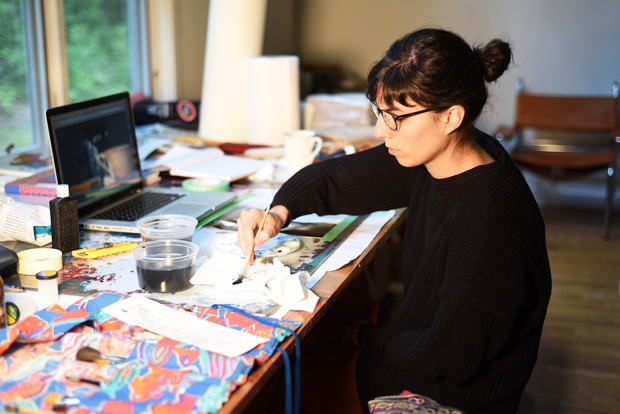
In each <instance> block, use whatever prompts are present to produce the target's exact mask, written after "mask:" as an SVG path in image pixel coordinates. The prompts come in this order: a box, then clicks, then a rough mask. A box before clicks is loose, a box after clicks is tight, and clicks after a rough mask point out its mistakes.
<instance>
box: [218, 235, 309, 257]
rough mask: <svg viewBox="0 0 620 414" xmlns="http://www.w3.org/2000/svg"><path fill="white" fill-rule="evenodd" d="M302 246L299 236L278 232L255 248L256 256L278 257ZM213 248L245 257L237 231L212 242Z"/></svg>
mask: <svg viewBox="0 0 620 414" xmlns="http://www.w3.org/2000/svg"><path fill="white" fill-rule="evenodd" d="M300 247H301V242H300V241H299V239H298V238H296V237H293V236H289V235H288V234H278V235H277V236H276V237H272V238H271V239H269V240H267V241H266V242H265V243H263V244H262V245H260V246H256V247H255V248H254V255H255V256H256V257H276V256H284V255H287V254H289V253H292V252H294V251H295V250H297V249H299V248H300ZM211 248H213V250H218V251H221V252H228V253H232V254H236V255H237V256H241V257H243V256H244V255H243V252H242V251H241V246H239V242H238V241H237V233H231V234H226V235H223V236H221V237H218V238H217V239H215V240H213V242H212V243H211Z"/></svg>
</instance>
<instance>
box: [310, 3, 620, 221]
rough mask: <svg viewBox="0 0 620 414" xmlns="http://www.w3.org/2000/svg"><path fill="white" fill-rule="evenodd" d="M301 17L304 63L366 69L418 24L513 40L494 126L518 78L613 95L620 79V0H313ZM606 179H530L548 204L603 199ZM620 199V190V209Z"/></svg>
mask: <svg viewBox="0 0 620 414" xmlns="http://www.w3.org/2000/svg"><path fill="white" fill-rule="evenodd" d="M300 16H301V19H300V22H301V23H300V30H301V33H300V58H301V61H302V62H303V63H318V64H339V65H341V66H342V67H343V68H344V69H345V70H350V71H353V72H355V73H356V74H357V75H358V76H361V77H363V78H365V77H366V74H367V71H368V69H369V67H370V66H371V65H372V63H373V62H375V61H377V60H379V59H380V58H381V57H382V55H383V53H384V52H385V50H387V48H388V47H389V46H390V44H391V43H392V42H393V41H394V40H396V39H397V38H398V37H400V36H402V35H403V34H406V33H408V32H410V31H412V30H415V29H417V28H420V27H440V28H444V29H448V30H452V31H454V32H456V33H459V34H460V35H461V36H463V37H464V38H465V40H466V41H468V42H469V43H470V44H471V43H474V44H480V43H486V42H487V41H489V40H491V39H492V38H495V37H500V38H503V39H506V40H508V41H510V42H511V43H512V46H513V53H514V64H513V66H512V67H511V68H510V69H509V71H508V72H506V73H505V74H504V76H502V77H501V78H500V79H499V81H498V82H497V84H494V85H493V86H492V87H491V89H490V92H491V98H490V100H489V104H488V105H487V108H486V110H485V112H484V113H483V115H482V117H481V119H480V122H479V125H478V126H479V127H480V128H481V129H482V130H484V131H486V132H489V133H492V132H493V131H494V130H495V128H496V127H497V126H498V125H500V124H504V125H511V124H512V122H513V120H514V116H513V114H514V110H515V107H514V106H515V92H514V85H515V82H516V80H517V79H523V80H524V81H525V88H526V91H529V92H532V93H543V94H592V95H610V94H611V88H612V84H613V83H614V82H620V46H619V45H620V24H619V22H620V1H619V0H589V1H584V0H467V1H465V0H452V1H451V0H383V1H377V0H307V1H303V2H301V3H300ZM619 173H620V172H619ZM618 176H619V179H618V181H620V174H618ZM603 179H604V176H603V175H600V176H598V177H596V178H595V179H594V180H589V181H585V182H581V183H580V182H577V183H576V184H571V185H569V186H568V190H567V193H566V194H560V193H562V191H563V188H566V186H562V185H560V186H548V185H543V186H540V187H537V185H538V184H537V182H536V181H532V183H533V187H536V188H534V191H535V192H536V191H537V190H538V193H540V194H537V197H539V201H541V200H543V201H544V202H543V204H554V203H553V201H554V200H558V203H556V204H567V203H568V204H569V205H570V204H571V203H573V201H571V200H573V198H571V197H573V196H571V194H573V195H574V193H575V191H576V193H577V194H580V191H579V189H578V187H579V186H582V187H584V188H586V187H587V188H588V190H589V192H588V197H591V199H592V201H593V203H591V204H590V206H591V207H593V208H602V203H601V202H600V201H601V200H602V197H603V194H604V189H603V187H602V183H603ZM592 184H595V186H596V190H595V191H592ZM576 189H577V190H576ZM560 200H561V201H560ZM618 200H620V189H619V190H617V196H616V202H615V204H616V209H618V208H620V201H618ZM574 202H575V203H574V204H573V205H577V203H581V204H579V206H580V207H584V206H585V207H587V206H588V205H583V202H582V200H577V198H574ZM586 204H587V203H586Z"/></svg>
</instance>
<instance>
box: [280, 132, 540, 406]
mask: <svg viewBox="0 0 620 414" xmlns="http://www.w3.org/2000/svg"><path fill="white" fill-rule="evenodd" d="M477 141H478V143H479V144H480V146H482V148H484V149H485V151H487V153H489V154H490V155H491V156H492V157H493V158H494V159H495V162H493V163H491V164H488V165H483V166H479V167H476V168H473V169H471V170H469V171H466V172H464V173H462V174H459V175H457V176H454V177H449V178H445V179H434V178H433V177H432V176H431V175H430V174H429V173H428V171H427V170H426V168H425V167H424V166H419V167H414V168H405V167H402V166H401V165H400V164H398V162H397V161H396V159H395V158H394V157H393V156H391V155H390V154H389V153H388V152H387V149H386V148H385V146H384V145H381V146H379V147H376V148H373V149H370V150H366V151H363V152H361V153H357V154H354V155H350V156H346V157H342V158H339V159H333V160H329V161H323V162H321V163H319V164H314V165H311V166H309V167H306V168H305V169H303V170H301V171H300V172H299V173H297V174H296V175H295V176H293V177H292V178H291V179H290V180H289V181H288V182H287V183H286V184H285V185H284V186H283V187H282V189H281V190H280V191H279V192H278V194H277V195H276V196H275V198H274V200H273V203H272V205H284V206H286V207H287V208H288V210H289V211H290V213H291V218H295V217H298V216H301V215H304V214H308V213H317V214H319V215H324V214H341V213H346V214H366V213H370V212H372V211H379V210H388V209H393V208H398V207H408V208H409V209H408V216H407V229H406V233H405V240H404V247H403V267H402V268H403V279H404V291H405V296H404V300H403V303H402V305H401V307H400V308H399V310H398V312H397V314H396V317H395V320H394V322H393V323H392V324H391V325H390V326H387V327H377V326H374V325H371V324H368V323H366V324H364V325H362V327H361V328H360V332H359V334H358V341H359V343H360V346H361V348H362V353H361V354H360V357H359V358H358V362H357V371H356V381H357V389H358V394H359V397H360V400H361V403H362V407H364V408H365V409H367V402H368V401H369V400H370V399H372V398H375V397H378V396H383V395H394V394H399V393H400V392H402V391H403V390H408V391H411V392H413V393H417V394H422V395H425V396H427V397H431V398H433V399H435V400H436V401H437V402H439V403H441V404H444V405H449V406H453V407H456V408H459V409H461V410H463V411H466V412H468V413H494V414H496V413H501V414H503V413H514V412H515V411H516V409H517V406H518V404H519V399H520V396H521V393H522V392H523V389H524V387H525V384H526V383H527V381H528V379H529V378H530V375H531V373H532V369H533V368H534V364H535V362H536V357H537V353H538V345H539V342H540V336H541V331H542V326H543V321H544V318H545V314H546V311H547V304H548V302H549V297H550V294H551V273H550V270H549V261H548V258H547V250H546V245H545V229H544V223H543V220H542V217H541V214H540V211H539V209H538V206H537V204H536V201H535V200H534V197H533V196H532V193H531V191H530V189H529V187H528V185H527V183H526V182H525V180H524V178H523V176H522V174H521V173H520V171H519V170H518V169H517V167H516V166H515V164H514V163H513V161H512V159H511V158H510V156H509V155H508V154H507V153H506V151H505V150H504V149H503V147H502V146H501V145H499V144H498V143H497V142H496V141H495V140H493V139H492V138H491V137H489V136H488V135H485V134H483V133H479V135H478V137H477ZM386 277H388V275H386Z"/></svg>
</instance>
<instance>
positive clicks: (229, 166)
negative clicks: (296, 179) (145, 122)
mask: <svg viewBox="0 0 620 414" xmlns="http://www.w3.org/2000/svg"><path fill="white" fill-rule="evenodd" d="M265 165H267V162H265V161H262V160H257V159H252V158H246V157H237V156H234V155H225V154H224V151H222V150H221V149H219V148H207V149H193V148H187V147H184V146H181V145H175V146H173V147H172V148H171V149H170V150H169V151H168V152H166V153H165V154H164V155H163V156H162V157H161V158H160V159H158V160H157V161H156V162H155V164H153V165H152V166H151V169H154V170H168V171H169V174H170V175H173V176H179V177H189V178H219V179H221V180H226V181H230V182H232V181H236V180H239V179H241V178H245V177H248V176H250V175H252V174H254V173H256V172H257V171H258V170H260V169H261V168H263V167H264V166H265Z"/></svg>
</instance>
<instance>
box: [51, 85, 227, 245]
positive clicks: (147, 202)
mask: <svg viewBox="0 0 620 414" xmlns="http://www.w3.org/2000/svg"><path fill="white" fill-rule="evenodd" d="M46 119H47V126H48V131H49V141H50V148H51V153H52V162H53V165H54V171H55V173H56V181H57V183H58V184H68V185H69V194H70V196H71V197H72V198H75V199H77V201H78V215H79V220H80V227H82V228H86V229H89V230H100V231H118V232H124V233H140V231H139V229H138V227H137V226H136V223H137V221H138V220H139V219H140V218H142V217H146V216H153V215H159V214H183V215H188V216H192V217H195V218H197V219H199V220H200V218H202V217H204V216H206V215H207V214H209V213H211V212H213V211H215V210H217V209H219V208H220V207H222V206H224V205H226V204H228V203H230V202H231V201H233V200H234V199H235V197H236V196H235V194H234V193H232V192H190V191H186V190H182V189H178V190H177V189H168V188H161V187H147V186H146V185H145V182H144V178H143V176H142V171H141V168H140V160H139V158H138V145H137V140H136V132H135V124H134V119H133V114H132V111H131V103H130V100H129V94H128V93H127V92H123V93H119V94H115V95H111V96H106V97H103V98H98V99H93V100H90V101H85V102H79V103H74V104H69V105H65V106H60V107H56V108H51V109H48V110H47V111H46ZM128 206H129V207H130V208H129V209H127V207H128Z"/></svg>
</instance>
